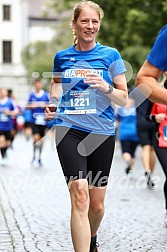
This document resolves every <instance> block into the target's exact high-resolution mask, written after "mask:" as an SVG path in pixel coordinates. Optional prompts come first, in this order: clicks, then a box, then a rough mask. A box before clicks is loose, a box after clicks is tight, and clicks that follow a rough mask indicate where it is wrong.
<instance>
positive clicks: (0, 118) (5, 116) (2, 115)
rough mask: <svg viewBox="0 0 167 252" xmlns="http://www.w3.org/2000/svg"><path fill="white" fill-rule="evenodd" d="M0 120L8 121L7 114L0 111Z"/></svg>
mask: <svg viewBox="0 0 167 252" xmlns="http://www.w3.org/2000/svg"><path fill="white" fill-rule="evenodd" d="M0 120H1V122H8V121H9V116H7V115H5V114H4V113H3V112H2V113H0Z"/></svg>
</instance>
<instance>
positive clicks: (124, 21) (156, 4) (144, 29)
mask: <svg viewBox="0 0 167 252" xmlns="http://www.w3.org/2000/svg"><path fill="white" fill-rule="evenodd" d="M76 2H77V1H73V0H68V1H66V0H61V1H59V0H48V6H49V7H50V8H52V10H53V9H55V13H59V14H61V13H62V12H64V11H67V10H71V9H72V7H73V5H74V3H76ZM95 2H96V3H98V4H99V5H100V6H101V7H102V9H103V10H104V18H103V20H102V24H101V29H100V32H99V35H98V40H99V42H101V43H103V44H104V45H108V46H111V47H115V48H117V49H118V50H119V51H120V53H121V55H122V57H123V59H125V60H126V61H128V62H129V63H130V64H131V65H132V68H133V71H134V75H133V78H132V80H131V83H130V85H131V84H132V83H133V81H134V78H135V74H136V73H137V71H138V70H139V68H140V67H141V65H142V63H143V62H144V60H145V58H146V56H147V54H148V52H149V51H150V48H151V47H152V45H153V43H154V41H155V38H156V36H157V34H158V32H159V30H160V29H161V27H162V26H163V25H165V24H166V14H167V0H164V1H162V0H156V1H152V0H117V1H115V0H95ZM70 18H71V17H70ZM70 18H69V16H68V17H67V19H63V20H62V21H61V22H60V26H59V28H58V30H57V31H56V33H57V36H55V38H54V39H53V41H51V42H50V43H47V44H46V45H43V46H44V48H45V49H44V48H41V44H36V45H33V46H34V48H35V50H34V49H33V50H34V52H33V53H32V52H31V50H32V49H31V46H32V45H30V46H29V48H28V51H27V52H26V53H24V54H23V58H24V59H25V60H24V62H25V65H26V66H27V68H28V69H31V68H33V67H34V69H38V70H39V71H40V72H41V71H43V68H45V71H46V69H50V65H51V64H52V58H53V55H51V53H53V51H54V53H55V52H56V51H58V50H61V49H63V48H65V47H68V46H70V45H71V44H72V31H71V28H70V27H69V23H70V22H71V19H70ZM38 46H39V48H37V47H38ZM50 48H52V50H51V49H50ZM33 50H32V51H33ZM25 51H26V50H25ZM27 61H29V63H28V62H27Z"/></svg>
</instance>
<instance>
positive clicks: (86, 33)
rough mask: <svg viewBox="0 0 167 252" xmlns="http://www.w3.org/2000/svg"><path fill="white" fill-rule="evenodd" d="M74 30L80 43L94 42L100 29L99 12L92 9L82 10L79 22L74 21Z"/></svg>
mask: <svg viewBox="0 0 167 252" xmlns="http://www.w3.org/2000/svg"><path fill="white" fill-rule="evenodd" d="M72 25H73V29H75V30H76V34H77V38H78V41H80V42H82V41H83V42H92V41H93V42H94V40H95V37H96V35H97V33H98V31H99V29H100V20H99V14H98V12H97V11H96V10H95V9H93V8H90V7H86V8H85V9H83V10H81V13H80V15H79V17H78V19H77V20H73V23H72Z"/></svg>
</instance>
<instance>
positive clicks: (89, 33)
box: [85, 32, 94, 35]
mask: <svg viewBox="0 0 167 252" xmlns="http://www.w3.org/2000/svg"><path fill="white" fill-rule="evenodd" d="M85 33H86V34H88V35H91V34H93V33H94V32H85Z"/></svg>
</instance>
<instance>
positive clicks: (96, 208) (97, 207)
mask: <svg viewBox="0 0 167 252" xmlns="http://www.w3.org/2000/svg"><path fill="white" fill-rule="evenodd" d="M89 210H90V211H91V212H93V213H94V214H100V213H103V212H104V203H103V202H101V201H99V202H98V201H94V202H91V204H90V207H89Z"/></svg>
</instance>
